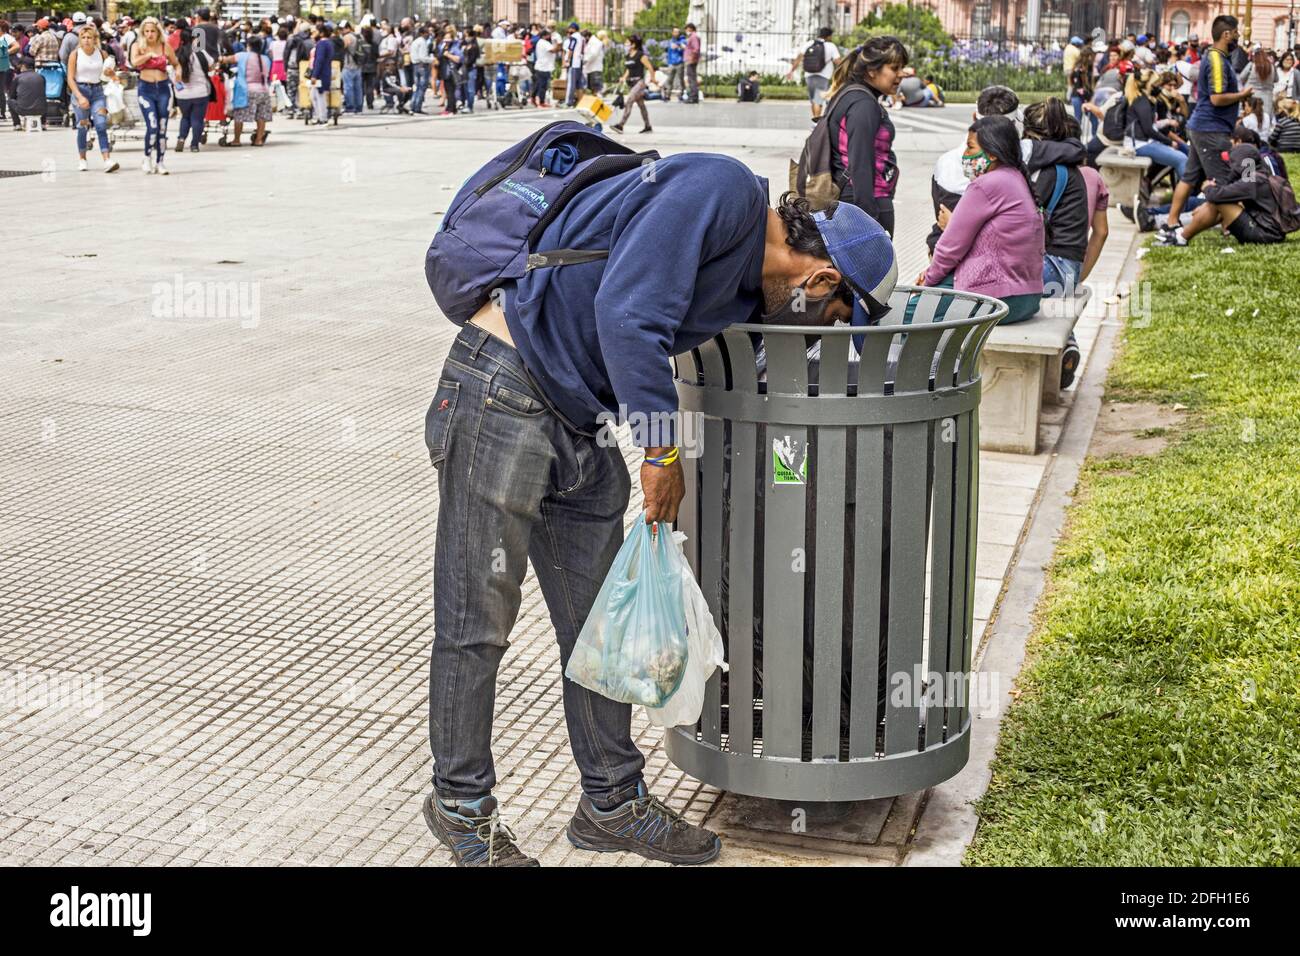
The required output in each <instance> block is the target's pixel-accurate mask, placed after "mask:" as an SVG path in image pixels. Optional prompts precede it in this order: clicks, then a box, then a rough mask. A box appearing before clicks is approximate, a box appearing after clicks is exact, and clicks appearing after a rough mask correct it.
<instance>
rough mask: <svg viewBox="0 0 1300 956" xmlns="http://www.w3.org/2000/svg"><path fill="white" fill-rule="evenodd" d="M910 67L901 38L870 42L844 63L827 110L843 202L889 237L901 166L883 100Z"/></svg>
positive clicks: (837, 71) (837, 72) (834, 168)
mask: <svg viewBox="0 0 1300 956" xmlns="http://www.w3.org/2000/svg"><path fill="white" fill-rule="evenodd" d="M907 61H908V55H907V48H906V47H904V46H903V44H902V42H901V41H899V39H898V38H897V37H892V36H880V37H872V38H871V39H870V40H868V41H867V42H866V43H864V44H863V45H862V46H860V47H857V48H855V49H853V50H851V51H850V52H849V53H848V54H846V55H845V56H844V57H843V58H842V59H841V60H840V63H839V65H838V66H837V67H836V68H835V73H834V76H833V78H832V81H831V98H830V101H829V102H828V104H827V108H826V120H825V123H826V129H827V131H828V133H829V135H830V136H831V142H832V144H833V146H834V148H833V149H832V150H831V173H832V174H833V175H834V177H835V181H836V182H838V183H840V184H841V185H840V200H841V201H842V202H850V203H853V205H855V206H857V207H858V208H859V209H861V210H862V211H863V212H865V213H866V214H867V215H868V216H870V217H871V218H872V219H874V220H875V221H876V222H878V223H880V225H881V226H883V227H884V229H885V231H886V232H888V233H889V234H890V235H891V236H892V235H893V234H894V192H895V190H896V189H897V188H898V161H897V159H896V158H895V156H894V124H893V122H892V121H891V120H890V118H889V115H888V114H887V113H886V111H885V109H884V108H883V107H882V106H881V105H880V100H881V98H882V97H890V96H893V95H894V94H895V93H897V92H898V84H899V81H900V80H901V79H902V77H903V68H904V67H905V66H907Z"/></svg>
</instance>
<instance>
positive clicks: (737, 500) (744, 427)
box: [723, 331, 759, 757]
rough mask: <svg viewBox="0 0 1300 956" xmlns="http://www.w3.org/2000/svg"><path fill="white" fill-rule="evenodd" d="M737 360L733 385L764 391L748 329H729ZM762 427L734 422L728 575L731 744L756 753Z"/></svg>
mask: <svg viewBox="0 0 1300 956" xmlns="http://www.w3.org/2000/svg"><path fill="white" fill-rule="evenodd" d="M723 339H724V340H725V342H726V344H727V355H728V356H729V358H730V360H731V387H732V389H733V390H735V391H740V392H745V393H746V394H753V393H755V392H757V391H758V366H757V363H756V362H755V358H754V343H753V341H752V340H751V339H750V337H749V334H748V333H746V332H734V331H728V332H724V333H723ZM757 433H758V426H757V425H755V424H754V423H753V422H742V421H733V422H732V423H731V541H730V546H729V551H728V553H729V555H730V561H729V571H728V579H727V597H728V607H727V633H726V635H724V636H725V637H726V638H727V664H728V665H729V668H730V669H729V670H728V672H727V749H728V750H729V751H731V752H732V753H737V754H743V755H744V756H746V757H749V756H752V755H753V752H754V575H753V568H754V559H753V555H754V547H755V542H754V507H755V504H756V502H755V495H754V462H755V455H757V454H758V453H759V449H758V448H757V447H756V443H757Z"/></svg>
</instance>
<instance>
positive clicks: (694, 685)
mask: <svg viewBox="0 0 1300 956" xmlns="http://www.w3.org/2000/svg"><path fill="white" fill-rule="evenodd" d="M685 540H686V535H685V534H683V533H682V532H680V531H674V532H673V543H674V544H675V545H677V549H678V550H679V551H680V550H681V549H682V542H683V541H685ZM682 604H683V605H684V606H685V610H686V631H687V635H686V641H687V644H688V645H689V647H690V654H689V655H688V656H687V658H686V673H685V674H683V675H682V682H681V684H680V685H678V687H677V690H676V691H675V692H674V693H673V695H672V696H671V697H669V698H668V700H667V701H665V702H664V704H663V706H662V707H647V708H646V709H645V712H646V716H647V717H649V718H650V723H652V724H654V725H655V726H656V727H679V726H681V725H682V724H693V723H695V722H696V721H697V720H699V719H700V712H701V711H702V710H704V688H705V685H706V684H708V682H709V678H710V677H712V676H713V671H714V670H715V669H716V668H719V667H721V668H722V669H723V670H724V671H725V670H726V669H727V662H726V660H725V659H724V658H725V653H726V652H725V650H724V649H723V646H722V635H721V634H720V633H719V632H718V628H717V625H715V624H714V623H713V614H712V613H711V612H710V611H709V604H708V602H707V601H705V599H704V592H703V591H701V590H700V586H699V585H698V584H697V583H696V582H695V575H693V574H692V573H691V568H690V565H689V564H687V563H686V559H685V557H684V556H683V558H682Z"/></svg>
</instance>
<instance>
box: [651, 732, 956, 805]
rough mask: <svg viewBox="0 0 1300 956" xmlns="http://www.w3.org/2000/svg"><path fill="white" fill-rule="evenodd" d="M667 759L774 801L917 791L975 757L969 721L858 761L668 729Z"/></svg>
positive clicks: (725, 786) (723, 785)
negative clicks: (773, 751) (921, 746)
mask: <svg viewBox="0 0 1300 956" xmlns="http://www.w3.org/2000/svg"><path fill="white" fill-rule="evenodd" d="M664 746H665V749H666V750H667V752H668V759H669V760H671V761H672V762H673V763H674V764H676V765H677V766H678V767H680V768H681V769H682V770H684V771H685V772H686V773H688V774H690V775H691V776H692V777H695V778H696V779H697V780H702V781H704V782H705V783H707V784H710V785H711V786H714V787H717V788H718V789H720V790H725V791H728V792H730V793H741V794H746V795H748V796H755V797H767V798H769V799H772V800H809V801H814V802H823V801H832V800H874V799H877V798H879V797H896V796H898V795H899V794H903V793H914V792H916V791H917V790H924V789H925V788H926V787H932V786H934V785H935V784H937V783H941V782H942V781H944V780H947V779H948V778H949V777H952V776H955V775H956V774H957V772H958V771H960V770H961V768H962V767H964V766H966V760H967V758H968V757H969V756H970V720H969V719H967V721H966V725H965V726H964V727H962V729H961V732H960V733H959V734H957V735H956V736H955V737H952V738H950V739H949V740H947V741H945V742H944V743H941V744H935V745H933V746H931V747H928V748H927V749H925V750H923V751H921V750H918V751H910V752H908V753H900V754H893V755H891V756H888V757H864V758H860V759H857V760H794V759H776V758H772V757H749V756H745V755H743V754H734V753H728V752H726V751H724V750H719V749H718V748H717V747H714V746H712V745H710V744H706V743H703V742H702V741H700V740H698V739H696V736H695V732H694V728H690V727H675V728H673V729H671V730H669V731H668V732H667V733H665V734H664Z"/></svg>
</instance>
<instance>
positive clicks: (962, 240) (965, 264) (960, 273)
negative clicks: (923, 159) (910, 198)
mask: <svg viewBox="0 0 1300 956" xmlns="http://www.w3.org/2000/svg"><path fill="white" fill-rule="evenodd" d="M961 162H962V171H963V172H965V174H966V177H967V178H968V179H970V180H971V183H970V185H969V186H967V187H966V192H965V193H964V194H963V196H962V199H961V202H960V203H959V204H958V205H957V208H956V210H953V211H949V210H948V208H947V207H946V206H941V207H940V208H939V226H940V228H941V229H943V235H942V236H941V237H940V238H939V241H938V243H937V244H936V245H935V247H934V257H933V258H932V259H931V260H930V267H929V268H928V269H926V270H925V272H923V273H922V274H921V276H920V278H918V279H917V284H918V285H927V286H943V287H947V288H955V289H957V290H958V291H960V292H978V293H981V294H982V295H990V296H993V297H994V298H998V299H1001V300H1002V301H1003V302H1005V303H1006V304H1007V306H1008V307H1009V308H1010V310H1011V311H1010V312H1009V313H1008V314H1007V317H1006V318H1005V319H1003V320H1002V321H1003V323H1010V322H1023V321H1024V320H1025V319H1028V318H1030V317H1031V316H1032V315H1033V314H1034V313H1035V312H1037V311H1038V303H1039V300H1040V299H1042V297H1043V217H1042V214H1041V213H1040V212H1039V209H1038V204H1037V202H1036V200H1035V199H1034V193H1033V191H1032V190H1031V189H1030V185H1029V171H1028V170H1027V169H1026V168H1025V163H1024V160H1023V159H1022V158H1021V152H1020V136H1019V134H1018V133H1017V132H1016V126H1015V123H1013V122H1012V121H1011V120H1009V119H1008V118H1007V117H1005V116H985V117H982V118H981V119H978V120H976V121H975V123H974V124H973V125H972V126H971V128H970V132H968V133H967V134H966V151H965V153H963V154H962V158H961Z"/></svg>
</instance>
